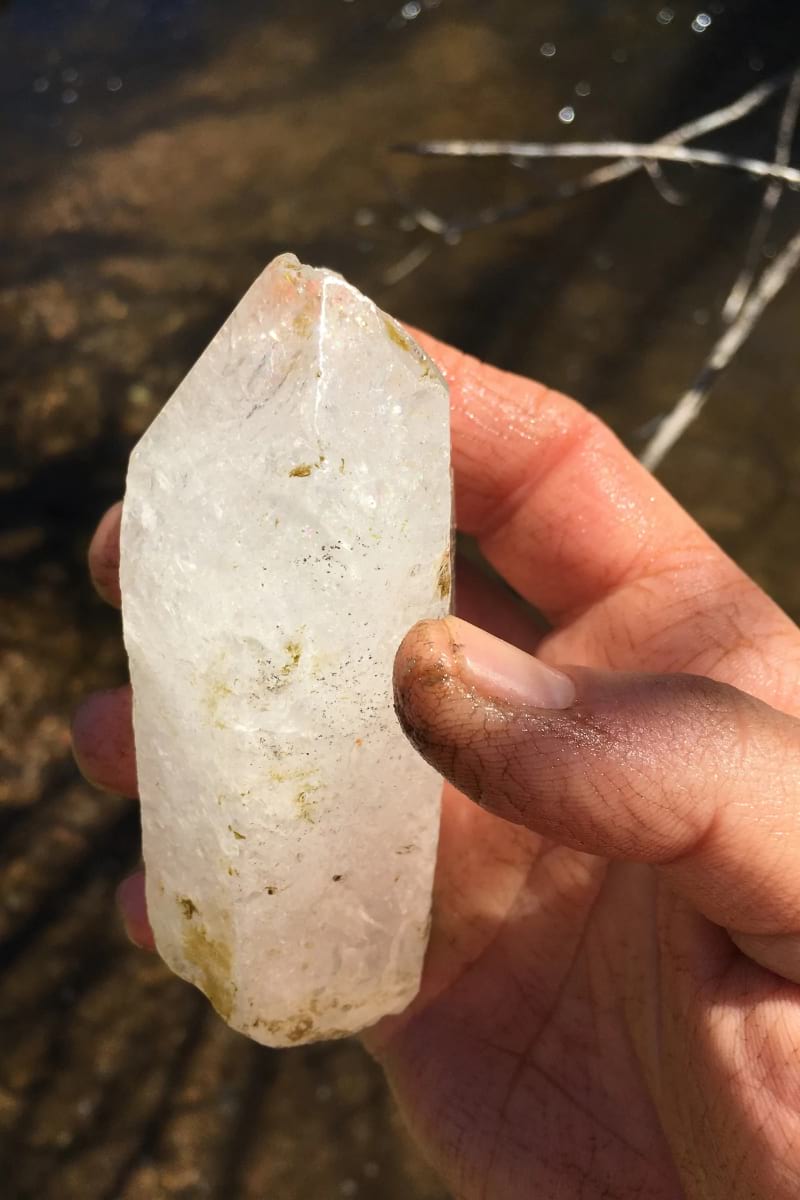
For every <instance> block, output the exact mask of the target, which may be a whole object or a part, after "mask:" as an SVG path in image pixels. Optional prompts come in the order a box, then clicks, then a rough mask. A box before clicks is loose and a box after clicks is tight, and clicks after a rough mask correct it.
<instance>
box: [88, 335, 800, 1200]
mask: <svg viewBox="0 0 800 1200" xmlns="http://www.w3.org/2000/svg"><path fill="white" fill-rule="evenodd" d="M417 336H418V337H419V340H420V341H421V342H422V343H423V344H424V345H425V347H426V348H427V349H428V351H429V353H430V354H431V355H432V356H433V357H434V358H435V359H436V361H437V362H438V363H439V364H440V366H441V368H442V369H443V371H444V373H445V374H446V375H447V377H448V380H449V382H450V385H451V394H452V401H453V459H454V469H455V484H456V504H457V516H458V523H459V526H460V528H462V529H463V530H465V531H466V532H467V533H470V534H472V535H474V536H475V537H476V538H477V539H478V542H479V544H480V546H481V549H482V551H483V553H484V555H485V556H486V558H487V559H488V560H489V561H490V562H491V563H492V564H493V565H494V567H495V568H496V569H497V571H498V572H499V573H500V574H501V575H502V576H504V577H505V579H506V580H508V582H509V583H510V584H511V585H512V586H513V588H514V589H515V590H516V591H517V592H518V593H520V594H521V595H522V596H524V597H525V598H526V599H528V600H529V601H530V602H531V603H533V604H534V605H535V606H536V607H537V608H538V609H539V610H540V611H541V612H542V613H544V614H545V616H546V617H547V619H548V620H549V622H550V623H551V626H552V631H551V632H549V633H548V634H547V635H546V636H544V637H543V638H541V637H540V635H539V634H538V633H537V631H536V628H535V627H534V625H533V624H532V623H531V622H529V621H528V619H527V617H526V615H525V613H524V612H522V611H521V609H520V607H519V605H518V604H517V603H516V602H515V601H514V600H513V599H512V598H511V597H510V596H509V594H508V593H506V592H505V591H502V590H498V589H496V588H495V587H494V585H492V584H489V583H488V582H487V581H485V580H483V579H482V578H481V577H479V576H476V575H475V574H474V572H469V571H465V572H463V573H462V574H461V575H460V577H459V581H458V589H457V595H458V603H459V616H460V617H461V618H462V620H461V621H457V620H454V619H448V620H447V621H444V622H425V623H423V624H421V625H419V626H416V627H415V628H414V629H412V630H411V631H410V632H409V634H408V635H407V637H406V638H405V640H404V641H403V644H402V645H401V647H400V648H399V650H398V654H397V660H396V664H395V691H396V698H397V711H398V716H399V718H400V721H401V724H402V726H403V728H404V729H405V731H406V733H407V734H408V736H409V737H410V738H411V740H412V742H413V744H414V745H415V746H416V747H417V749H418V750H419V752H420V753H421V754H422V755H424V757H425V758H427V759H428V761H429V762H431V763H432V764H433V765H434V766H435V767H436V768H437V769H438V770H439V771H440V772H441V773H442V775H443V776H444V777H445V778H446V780H447V782H446V783H445V789H444V804H443V815H442V833H441V844H440V855H439V863H438V869H437V877H436V884H435V896H434V922H433V931H432V936H431V942H430V947H429V951H428V956H427V960H426V967H425V973H424V979H423V987H422V990H421V992H420V995H419V996H418V998H417V999H416V1001H415V1002H414V1004H413V1005H412V1006H411V1007H410V1008H409V1009H408V1010H407V1011H406V1012H405V1013H403V1014H402V1015H401V1016H400V1017H394V1018H387V1019H386V1020H384V1021H383V1022H381V1023H380V1024H379V1025H378V1026H376V1027H375V1028H374V1029H372V1030H370V1031H368V1033H367V1034H366V1035H365V1041H366V1044H367V1046H368V1047H369V1049H370V1050H371V1052H372V1053H373V1054H375V1055H376V1056H377V1058H378V1059H379V1061H380V1062H381V1063H382V1064H383V1066H384V1068H385V1070H386V1073H387V1076H388V1078H389V1081H390V1083H391V1086H392V1088H393V1090H394V1093H395V1095H396V1097H397V1100H398V1103H399V1104H400V1107H401V1109H402V1110H403V1112H404V1114H405V1117H406V1120H407V1122H408V1124H409V1126H410V1128H411V1130H412V1132H413V1133H414V1135H415V1137H416V1139H417V1140H418V1142H419V1144H420V1145H421V1147H422V1148H423V1150H424V1151H425V1153H426V1154H427V1155H428V1156H429V1158H430V1159H431V1161H432V1162H433V1163H434V1165H435V1166H436V1167H437V1168H438V1170H439V1171H440V1172H441V1174H442V1176H443V1178H444V1180H445V1181H446V1183H447V1185H448V1186H449V1187H450V1189H451V1190H452V1193H453V1195H454V1196H456V1197H459V1198H463V1200H518V1198H519V1200H522V1198H525V1200H531V1198H533V1197H536V1198H537V1200H538V1198H540V1197H541V1198H542V1200H551V1198H552V1200H579V1198H580V1200H600V1198H601V1197H602V1198H604V1200H617V1198H618V1200H634V1198H637V1200H639V1198H641V1200H645V1198H646V1200H677V1198H678V1197H690V1198H692V1200H694V1198H697V1200H767V1198H768V1200H789V1198H795V1197H797V1196H798V1195H800V987H798V983H800V804H799V803H798V796H799V795H800V788H799V787H798V747H799V746H800V739H799V738H798V729H799V728H800V727H799V726H798V721H797V718H798V716H800V631H798V629H797V628H796V626H795V625H794V624H792V622H791V621H790V620H789V619H788V617H787V616H786V615H785V614H784V613H782V612H781V611H780V609H778V608H777V607H776V605H775V604H774V603H773V602H772V601H771V600H770V599H769V598H768V597H767V596H765V595H764V594H763V592H761V591H760V590H759V589H758V588H757V587H756V585H755V584H754V583H753V582H752V581H751V580H750V579H748V578H747V577H746V576H745V575H744V574H743V573H742V572H741V571H740V570H739V569H738V568H737V567H736V566H735V564H734V563H732V562H731V561H730V560H729V559H728V558H727V557H726V556H725V555H724V554H723V553H722V551H721V550H720V549H719V548H718V547H717V546H716V545H715V544H714V543H713V542H712V541H711V540H710V539H709V538H708V537H707V536H706V535H705V534H704V533H703V532H702V531H701V530H700V529H699V528H698V526H697V525H696V524H694V522H692V521H691V520H690V518H689V517H688V516H687V514H686V513H685V512H683V510H682V509H681V508H680V507H679V506H678V505H677V504H676V503H675V501H674V500H673V499H672V498H671V497H670V496H668V495H667V494H666V493H665V492H664V491H663V490H662V489H661V488H660V487H659V485H658V484H657V483H656V482H655V481H654V480H653V479H652V477H651V476H650V475H648V474H647V473H646V472H645V471H644V470H643V469H642V468H641V467H640V466H639V465H638V464H637V463H636V462H635V460H634V459H633V458H632V457H631V456H630V455H629V454H628V453H627V451H626V450H625V449H624V448H623V447H622V446H621V445H620V444H619V442H618V441H617V440H616V439H615V438H614V436H613V435H612V434H611V432H610V431H609V430H608V429H607V428H606V427H605V426H604V425H603V424H602V423H600V422H599V421H598V420H596V419H595V418H594V417H592V416H591V415H589V414H588V413H587V412H586V411H585V410H583V409H582V408H580V407H579V406H578V405H576V404H575V403H573V402H572V401H571V400H568V399H567V398H565V397H563V396H560V395H557V394H555V393H553V392H550V391H548V390H547V389H545V388H544V387H541V386H540V385H537V384H535V383H532V382H530V381H528V380H526V379H520V378H517V377H515V376H512V375H507V374H504V373H502V372H500V371H497V370H495V369H493V368H491V367H487V366H484V365H482V364H480V363H478V362H476V361H475V360H473V359H470V358H467V357H465V356H464V355H462V354H460V353H459V352H457V351H455V350H453V349H451V348H449V347H446V346H443V345H441V344H440V343H437V342H434V341H433V340H432V339H430V338H427V337H425V336H424V335H417ZM118 559H119V509H118V507H117V508H115V509H113V510H111V512H110V513H109V514H107V515H106V517H105V518H104V519H103V522H102V523H101V525H100V527H99V529H98V532H97V534H96V536H95V539H94V541H93V543H92V548H91V552H90V567H91V572H92V575H93V578H94V580H95V583H96V585H97V587H98V590H99V591H100V593H101V595H103V596H104V597H105V598H106V599H108V600H109V601H110V602H111V603H115V604H118V603H119V583H118V576H117V568H118ZM465 621H466V622H471V623H472V624H474V625H479V626H482V627H483V628H485V629H489V630H491V631H492V632H494V633H495V634H497V635H499V636H501V637H503V638H504V639H505V641H506V642H511V643H514V644H515V645H516V646H518V647H521V648H522V649H523V650H524V651H526V652H528V653H531V652H533V651H535V652H536V655H537V656H538V658H539V659H540V660H541V661H543V662H545V663H548V664H551V665H552V666H557V667H560V668H561V669H562V670H564V671H566V673H567V675H568V676H569V678H570V679H571V680H572V682H573V684H574V688H575V693H576V699H575V702H574V703H573V704H571V705H569V706H568V707H566V708H562V709H557V710H554V709H548V708H542V707H540V706H539V705H537V703H536V702H535V700H534V701H533V702H531V701H530V698H527V699H526V698H525V697H524V696H523V697H522V698H521V697H520V695H519V694H514V692H513V689H511V690H509V688H508V687H507V686H505V684H504V683H503V680H502V678H501V676H502V671H501V670H500V668H499V667H498V662H499V661H500V658H501V657H502V655H500V651H499V650H498V648H497V645H496V643H493V642H492V641H489V642H488V643H487V642H486V640H485V639H483V640H481V638H480V635H477V634H475V632H474V630H472V629H471V626H470V625H468V624H465V623H464V622H465ZM501 649H503V653H504V654H506V653H507V651H506V650H505V648H501ZM508 653H510V652H508ZM493 655H494V656H495V658H496V659H497V661H493ZM515 662H516V667H515V670H516V671H517V674H518V675H519V677H520V678H521V677H523V676H524V674H525V669H526V668H527V667H528V666H530V669H531V672H535V664H531V663H530V660H529V659H521V660H520V659H519V658H516V659H515ZM531 678H533V674H532V675H531ZM74 743H75V751H76V755H77V758H78V761H79V763H80V765H81V767H82V769H83V770H84V772H85V774H86V775H87V776H88V778H89V779H91V780H92V781H93V782H95V783H97V784H98V785H99V786H101V787H105V788H108V789H112V790H118V791H122V792H127V793H130V794H135V790H136V780H135V759H134V753H133V735H132V731H131V723H130V695H129V692H128V691H127V690H125V689H122V690H120V691H117V692H111V693H103V694H102V695H96V696H93V697H90V698H89V699H88V700H87V701H86V702H85V704H84V705H83V707H82V708H81V710H80V711H79V712H78V714H77V716H76V720H75V731H74ZM121 901H122V906H123V911H124V913H125V916H126V921H127V924H128V929H129V932H130V933H131V936H132V937H133V938H134V940H135V941H137V942H138V943H139V944H140V945H152V939H151V935H150V931H149V927H148V925H147V918H146V913H145V910H144V902H143V897H142V888H141V879H140V878H134V879H132V880H129V881H127V882H126V884H124V885H123V888H122V890H121ZM795 981H797V982H795Z"/></svg>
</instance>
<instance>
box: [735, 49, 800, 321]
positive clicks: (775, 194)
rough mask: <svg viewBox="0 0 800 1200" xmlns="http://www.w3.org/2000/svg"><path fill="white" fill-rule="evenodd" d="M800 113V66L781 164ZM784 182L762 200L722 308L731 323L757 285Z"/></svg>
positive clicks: (787, 107) (783, 122)
mask: <svg viewBox="0 0 800 1200" xmlns="http://www.w3.org/2000/svg"><path fill="white" fill-rule="evenodd" d="M799 114H800V70H797V71H795V73H794V76H793V77H792V82H791V84H790V86H789V91H788V92H787V94H786V103H785V104H784V106H783V112H782V113H781V119H780V122H779V124H778V139H777V142H776V145H775V162H776V163H778V164H779V165H780V166H784V167H785V166H788V165H789V161H790V159H791V156H792V142H793V141H794V135H795V130H796V129H797V118H798V115H799ZM783 188H784V185H783V182H782V180H780V179H771V180H770V181H769V183H768V184H767V187H766V189H765V191H764V197H763V199H762V201H761V208H760V210H759V214H758V218H757V220H756V223H755V227H754V229H753V233H752V235H751V238H750V244H749V245H748V247H747V254H746V255H745V260H744V265H743V266H742V269H741V271H740V272H739V275H738V278H737V279H736V282H735V283H734V285H733V287H732V288H731V290H730V293H729V294H728V298H727V300H726V301H725V305H724V307H723V309H722V319H723V321H724V322H725V323H726V324H727V325H729V324H730V323H731V321H734V320H735V319H736V317H737V316H738V315H739V313H740V312H741V310H742V305H743V304H744V302H745V300H746V299H747V296H748V293H749V291H750V288H751V287H752V286H753V280H754V279H755V277H756V275H757V274H758V268H759V265H760V263H761V254H762V251H763V249H764V243H765V242H766V240H767V237H768V236H769V231H770V227H771V225H772V218H773V216H774V214H775V209H776V208H777V207H778V204H779V203H780V200H781V197H782V195H783Z"/></svg>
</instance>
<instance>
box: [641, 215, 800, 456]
mask: <svg viewBox="0 0 800 1200" xmlns="http://www.w3.org/2000/svg"><path fill="white" fill-rule="evenodd" d="M799 266H800V233H796V234H795V235H794V237H793V238H792V239H791V240H790V241H789V242H788V243H787V245H786V246H785V247H784V249H783V250H782V251H781V253H780V254H779V255H778V257H777V258H776V259H775V260H774V262H772V263H771V264H770V265H769V266H768V267H767V268H766V270H765V271H764V273H763V275H762V276H761V279H760V280H759V282H758V284H757V285H756V287H755V289H754V290H753V292H752V293H751V295H750V297H749V299H748V300H747V301H746V302H745V303H744V305H743V307H742V309H741V312H740V313H739V316H738V317H737V318H736V320H735V321H734V322H733V323H732V324H731V325H730V326H729V327H728V329H726V331H725V332H724V333H723V335H722V336H721V337H720V338H719V340H718V341H717V343H716V345H715V346H714V349H713V350H712V351H711V354H710V355H709V358H708V360H707V362H706V364H705V366H704V367H703V369H702V371H701V372H700V374H699V375H698V377H697V379H696V380H695V382H694V384H693V385H692V387H691V388H690V389H689V391H688V392H686V393H685V395H684V396H682V397H681V399H680V400H679V401H678V403H677V404H676V405H675V407H674V408H673V410H672V412H671V413H670V414H669V416H667V417H665V418H664V420H663V421H662V422H661V424H660V425H659V427H658V430H657V431H656V433H655V434H654V435H653V437H652V438H651V439H650V441H649V442H648V443H647V446H646V447H645V450H644V453H643V454H642V456H641V457H642V462H643V463H644V465H645V466H646V467H648V468H649V469H650V470H651V471H654V470H655V469H656V467H657V466H659V464H660V463H661V462H663V460H664V458H665V456H666V455H667V454H668V453H669V451H670V450H671V449H672V447H673V446H674V445H675V443H676V442H677V441H678V439H679V438H680V437H681V436H682V435H683V434H684V433H685V431H686V430H687V429H688V428H689V426H690V425H691V424H692V422H693V421H696V420H697V418H698V417H699V416H700V413H701V412H702V411H703V407H704V406H705V403H706V400H707V399H708V395H709V392H710V391H711V388H712V387H713V386H714V384H715V383H716V381H717V379H718V378H719V376H720V374H721V373H722V372H723V371H724V370H725V368H726V367H727V366H728V364H729V363H730V361H731V359H732V358H733V356H734V355H735V354H736V353H737V352H738V351H739V349H740V348H741V346H742V345H743V343H744V342H745V341H746V340H747V338H748V337H749V336H750V334H751V333H752V332H753V329H754V328H755V326H756V324H757V323H758V321H759V319H760V318H761V315H762V313H763V312H764V310H765V309H766V308H767V306H768V305H769V304H770V303H771V302H772V301H773V300H774V299H775V297H776V296H777V295H778V293H779V292H780V291H782V289H783V288H784V287H785V286H786V284H787V283H788V282H789V280H790V279H791V277H792V275H793V274H794V273H795V271H796V270H797V268H798V267H799Z"/></svg>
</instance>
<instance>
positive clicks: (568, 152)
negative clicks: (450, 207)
mask: <svg viewBox="0 0 800 1200" xmlns="http://www.w3.org/2000/svg"><path fill="white" fill-rule="evenodd" d="M395 149H397V150H400V151H405V152H411V153H414V154H423V155H433V156H436V157H447V158H508V157H513V158H632V159H639V160H640V161H641V162H642V163H645V162H648V161H650V162H683V163H692V164H699V165H702V166H708V167H727V168H730V169H733V170H738V171H746V172H747V174H748V175H757V176H760V177H762V178H766V179H781V180H783V181H784V182H785V183H794V184H800V170H798V169H797V168H796V167H784V166H781V165H780V164H779V163H774V162H772V163H768V162H764V161H762V159H760V158H747V157H745V156H743V155H740V154H723V153H722V152H721V151H720V150H695V149H692V148H690V147H688V146H676V145H672V144H671V143H669V142H488V141H487V142H464V141H447V142H417V143H416V145H414V146H397V147H395Z"/></svg>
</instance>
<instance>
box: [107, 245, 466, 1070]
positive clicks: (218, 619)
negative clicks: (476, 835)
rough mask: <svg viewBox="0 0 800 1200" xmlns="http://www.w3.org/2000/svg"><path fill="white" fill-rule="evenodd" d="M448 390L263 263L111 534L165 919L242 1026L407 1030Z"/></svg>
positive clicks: (414, 965)
mask: <svg viewBox="0 0 800 1200" xmlns="http://www.w3.org/2000/svg"><path fill="white" fill-rule="evenodd" d="M450 505H451V501H450V465H449V429H448V395H447V387H446V384H445V383H444V381H443V379H442V377H441V375H440V374H439V372H438V371H437V369H436V367H435V366H434V365H433V364H432V363H431V362H430V360H429V359H428V358H427V357H426V356H425V355H424V354H423V352H422V351H421V350H420V349H419V347H417V345H416V344H415V343H414V342H413V341H412V340H411V339H410V338H409V336H408V335H407V334H406V333H405V332H404V331H403V329H402V328H401V327H400V326H399V325H398V324H397V323H396V322H395V321H393V320H392V319H391V318H389V317H387V316H385V315H384V314H383V313H382V312H380V311H379V310H378V309H377V308H376V307H375V305H374V304H372V303H371V301H369V300H367V299H366V298H365V297H364V296H362V295H360V294H359V293H358V292H357V291H356V290H355V289H354V288H353V287H351V286H350V285H349V284H348V283H346V282H345V280H343V279H342V278H341V277H340V276H338V275H335V274H333V273H332V272H330V271H326V270H315V269H312V268H309V267H304V266H301V265H300V264H299V263H298V262H297V260H296V259H295V258H294V257H293V256H291V255H283V256H281V257H280V258H277V259H275V261H274V262H273V263H271V264H270V266H269V267H268V268H267V269H266V271H265V272H264V273H263V274H262V275H261V277H260V278H259V279H258V280H257V281H256V282H255V284H254V285H253V286H252V287H251V289H250V290H249V291H248V292H247V294H246V295H245V297H244V298H243V299H242V301H241V302H240V304H239V305H238V307H237V308H236V310H235V311H234V313H233V314H232V316H231V317H230V318H229V319H228V321H227V322H226V324H225V325H224V326H223V328H222V329H221V330H220V332H219V333H218V334H217V336H216V337H215V338H214V340H213V341H212V343H211V345H210V346H209V347H208V349H207V350H206V351H205V353H204V354H203V355H202V356H201V358H200V359H199V360H198V362H197V363H196V365H195V366H194V367H193V368H192V370H191V371H190V372H189V374H188V375H187V377H186V378H185V380H184V381H183V383H182V384H181V385H180V386H179V387H178V389H177V391H176V392H175V394H174V395H173V397H172V399H171V400H170V401H169V403H168V404H167V405H166V407H165V408H164V409H163V410H162V412H161V413H160V415H159V416H158V417H157V418H156V420H155V421H154V422H153V424H152V425H151V426H150V428H149V429H148V431H147V432H146V433H145V435H144V436H143V438H142V439H141V441H140V442H139V444H138V445H137V447H136V448H135V450H134V452H133V454H132V456H131V461H130V467H129V472H128V480H127V490H126V495H125V505H124V515H123V524H122V563H121V581H122V597H123V618H124V630H125V642H126V647H127V650H128V654H129V658H130V667H131V677H132V682H133V688H134V698H135V699H134V724H135V732H136V748H137V765H138V774H139V783H140V790H141V799H142V823H143V837H144V854H145V862H146V866H147V879H148V883H147V896H148V907H149V912H150V919H151V922H152V925H153V929H154V932H155V937H156V943H157V946H158V949H159V951H160V953H161V954H162V956H163V957H164V959H165V960H166V961H167V963H168V964H169V965H170V967H171V968H172V969H173V970H174V971H176V972H177V973H178V974H179V975H181V976H183V978H185V979H188V980H190V981H191V982H192V983H194V984H196V985H197V986H198V987H200V988H201V989H202V990H203V991H204V992H205V993H206V995H207V996H208V997H209V999H210V1000H211V1002H212V1004H213V1005H214V1007H215V1008H216V1009H217V1011H218V1012H219V1013H220V1014H221V1015H222V1017H223V1018H224V1019H225V1020H226V1021H228V1022H229V1024H231V1025H232V1026H233V1027H234V1028H236V1029H239V1030H241V1031H242V1032H244V1033H247V1034H249V1035H250V1036H251V1037H253V1038H255V1039H257V1040H258V1041H261V1042H264V1043H266V1044H268V1045H274V1046H284V1045H291V1044H296V1043H299V1042H306V1041H313V1040H318V1039H321V1038H331V1037H337V1036H343V1035H346V1034H350V1033H352V1032H354V1031H357V1030H360V1029H362V1028H364V1027H365V1026H368V1025H370V1024H372V1023H374V1022H375V1021H376V1020H377V1019H378V1018H379V1017H381V1016H382V1015H384V1014H386V1013H391V1012H398V1011H401V1010H402V1009H403V1008H404V1007H405V1006H406V1005H407V1004H408V1003H409V1001H410V1000H411V999H412V998H413V997H414V995H415V994H416V992H417V989H418V986H419V977H420V971H421V965H422V959H423V955H424V951H425V945H426V940H427V934H428V923H429V909H430V895H431V881H432V873H433V865H434V858H435V851H436V840H437V833H438V819H439V796H440V780H439V778H438V777H437V776H436V774H435V773H434V772H433V771H432V770H431V769H430V768H429V767H428V766H427V765H426V764H425V763H423V762H422V761H421V760H420V759H419V757H418V756H417V755H416V754H415V753H414V751H413V750H412V749H411V747H410V746H409V744H408V743H407V741H406V739H405V737H404V736H403V734H402V733H401V731H400V728H399V726H398V724H397V721H396V718H395V715H394V712H393V708H392V688H391V675H392V660H393V657H394V653H395V650H396V648H397V646H398V644H399V642H400V641H401V639H402V637H403V635H404V633H405V632H406V630H407V629H408V628H409V626H410V625H412V624H413V623H414V622H415V621H417V620H419V619H421V618H423V617H436V616H441V615H443V614H444V613H445V612H446V611H447V610H448V607H449V595H450V520H451V517H450Z"/></svg>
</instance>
